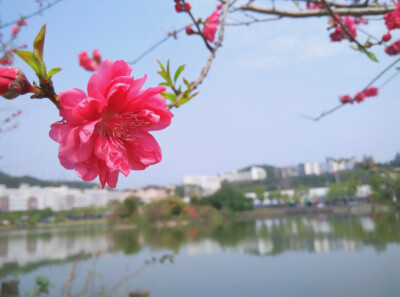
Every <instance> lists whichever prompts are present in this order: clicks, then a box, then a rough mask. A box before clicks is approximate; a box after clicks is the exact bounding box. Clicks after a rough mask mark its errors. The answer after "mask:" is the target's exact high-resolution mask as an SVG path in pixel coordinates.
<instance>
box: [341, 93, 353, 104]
mask: <svg viewBox="0 0 400 297" xmlns="http://www.w3.org/2000/svg"><path fill="white" fill-rule="evenodd" d="M340 102H342V104H346V103H353V99H351V97H350V96H349V95H343V96H340Z"/></svg>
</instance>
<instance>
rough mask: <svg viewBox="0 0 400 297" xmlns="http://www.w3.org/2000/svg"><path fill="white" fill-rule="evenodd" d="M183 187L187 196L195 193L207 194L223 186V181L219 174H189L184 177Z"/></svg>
mask: <svg viewBox="0 0 400 297" xmlns="http://www.w3.org/2000/svg"><path fill="white" fill-rule="evenodd" d="M183 187H184V195H185V197H190V196H192V195H193V194H196V195H200V196H207V195H212V194H214V193H215V192H216V191H218V190H219V189H220V188H221V181H220V179H219V177H217V176H205V175H187V176H185V177H184V178H183Z"/></svg>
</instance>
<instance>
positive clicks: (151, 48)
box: [126, 26, 186, 65]
mask: <svg viewBox="0 0 400 297" xmlns="http://www.w3.org/2000/svg"><path fill="white" fill-rule="evenodd" d="M185 27H186V26H185ZM185 27H182V28H180V29H178V30H174V31H172V32H169V33H167V36H165V37H164V38H162V39H161V40H159V41H157V42H156V43H155V44H153V45H152V46H150V47H149V48H148V49H147V50H145V51H144V52H143V53H141V54H140V55H139V56H138V57H137V58H136V59H134V60H132V61H129V62H126V63H128V64H131V65H134V64H136V63H137V62H139V60H141V59H142V58H143V57H145V56H146V55H147V54H149V53H150V52H152V51H153V50H155V49H156V48H157V47H159V46H160V45H161V44H163V43H164V42H166V41H167V40H168V39H169V38H171V37H174V36H176V35H177V34H178V33H180V32H182V31H183V30H184V29H185Z"/></svg>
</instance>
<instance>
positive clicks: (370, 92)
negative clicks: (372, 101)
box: [340, 87, 378, 104]
mask: <svg viewBox="0 0 400 297" xmlns="http://www.w3.org/2000/svg"><path fill="white" fill-rule="evenodd" d="M375 96H378V89H377V88H375V87H368V88H366V89H365V90H363V91H362V92H358V93H357V94H355V95H354V97H353V98H352V97H350V95H343V96H340V102H341V103H342V104H346V103H351V104H353V103H354V102H357V103H361V102H363V101H364V100H365V98H366V97H375Z"/></svg>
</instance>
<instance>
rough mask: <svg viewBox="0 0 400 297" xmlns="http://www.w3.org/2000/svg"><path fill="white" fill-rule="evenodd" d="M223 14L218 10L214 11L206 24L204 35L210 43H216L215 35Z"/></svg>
mask: <svg viewBox="0 0 400 297" xmlns="http://www.w3.org/2000/svg"><path fill="white" fill-rule="evenodd" d="M220 16H221V14H220V13H219V11H218V10H216V11H214V12H213V13H212V14H211V15H210V16H209V17H208V18H207V20H206V22H205V23H204V29H203V35H204V37H205V38H206V39H207V40H209V41H210V42H214V39H215V33H216V32H217V30H218V25H219V17H220Z"/></svg>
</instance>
